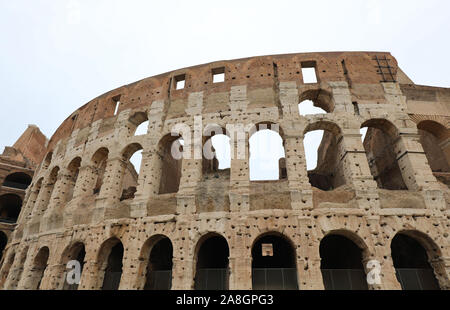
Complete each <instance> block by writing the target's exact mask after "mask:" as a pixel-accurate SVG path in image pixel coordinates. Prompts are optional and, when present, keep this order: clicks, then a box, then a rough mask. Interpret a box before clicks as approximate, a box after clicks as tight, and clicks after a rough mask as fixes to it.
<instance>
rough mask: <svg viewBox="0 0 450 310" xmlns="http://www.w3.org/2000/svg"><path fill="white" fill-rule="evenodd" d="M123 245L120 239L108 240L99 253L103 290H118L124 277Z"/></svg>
mask: <svg viewBox="0 0 450 310" xmlns="http://www.w3.org/2000/svg"><path fill="white" fill-rule="evenodd" d="M123 252H124V249H123V245H122V242H120V240H118V239H115V238H113V239H110V240H108V241H106V242H105V243H104V244H103V246H102V249H101V250H100V255H99V264H100V267H101V271H103V285H102V290H118V289H119V286H120V279H121V277H122V259H123Z"/></svg>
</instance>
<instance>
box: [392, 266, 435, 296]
mask: <svg viewBox="0 0 450 310" xmlns="http://www.w3.org/2000/svg"><path fill="white" fill-rule="evenodd" d="M395 271H396V275H397V280H398V282H400V284H401V286H402V289H403V290H418V291H424V290H440V287H439V283H438V281H437V280H436V277H435V276H434V272H433V270H432V269H419V268H397V269H395Z"/></svg>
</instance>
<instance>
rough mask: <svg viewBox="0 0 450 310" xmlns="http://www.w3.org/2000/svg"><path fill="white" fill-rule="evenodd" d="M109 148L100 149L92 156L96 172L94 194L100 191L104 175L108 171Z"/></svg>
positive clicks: (94, 172)
mask: <svg viewBox="0 0 450 310" xmlns="http://www.w3.org/2000/svg"><path fill="white" fill-rule="evenodd" d="M108 156H109V150H108V149H107V148H106V147H102V148H100V149H98V150H97V151H96V152H95V153H94V155H93V156H92V159H91V163H92V166H93V168H94V169H93V170H94V171H93V174H94V180H95V181H94V188H93V194H95V195H96V194H98V193H100V190H101V188H102V185H103V177H104V175H105V172H106V165H107V163H108Z"/></svg>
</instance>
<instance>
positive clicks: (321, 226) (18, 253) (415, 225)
mask: <svg viewBox="0 0 450 310" xmlns="http://www.w3.org/2000/svg"><path fill="white" fill-rule="evenodd" d="M335 211H336V212H322V213H311V214H307V215H305V214H299V213H295V212H293V211H286V210H270V211H265V212H249V213H241V214H230V213H210V214H202V215H201V216H198V215H196V216H161V217H153V218H144V219H139V220H130V219H127V220H122V221H117V220H116V221H106V222H103V223H100V224H98V225H95V226H92V225H91V226H76V227H74V228H73V230H71V231H66V232H60V233H55V234H50V235H45V236H44V235H43V236H40V237H37V238H36V239H33V240H22V241H21V242H20V243H13V244H10V245H9V246H8V248H7V250H6V252H5V255H4V257H5V258H4V259H3V263H2V268H1V270H0V281H1V282H0V285H1V288H2V289H7V290H14V289H26V290H37V289H54V290H77V289H82V290H101V289H104V290H116V289H124V290H128V289H129V290H143V289H144V290H168V289H174V290H178V289H186V290H191V289H196V290H203V289H209V290H235V289H242V290H250V289H255V290H283V289H284V290H287V289H289V290H297V289H300V290H303V289H318V290H322V289H339V290H367V289H388V290H389V289H414V290H427V289H445V290H446V289H449V288H450V281H449V275H450V242H449V236H448V233H445V231H446V229H447V227H448V219H447V217H442V218H436V217H434V218H433V217H431V216H430V215H417V214H416V215H411V214H409V215H407V214H399V215H389V216H366V215H363V214H344V213H343V212H342V211H338V210H335Z"/></svg>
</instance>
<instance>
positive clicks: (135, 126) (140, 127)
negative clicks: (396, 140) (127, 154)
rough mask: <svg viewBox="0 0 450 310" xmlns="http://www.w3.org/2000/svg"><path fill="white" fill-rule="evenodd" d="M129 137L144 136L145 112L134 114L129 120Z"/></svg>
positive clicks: (146, 127) (145, 128)
mask: <svg viewBox="0 0 450 310" xmlns="http://www.w3.org/2000/svg"><path fill="white" fill-rule="evenodd" d="M128 121H129V133H130V136H140V135H146V134H147V132H148V124H149V120H148V116H147V113H146V112H136V113H134V114H133V115H132V116H131V117H130V118H129V119H128Z"/></svg>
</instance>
